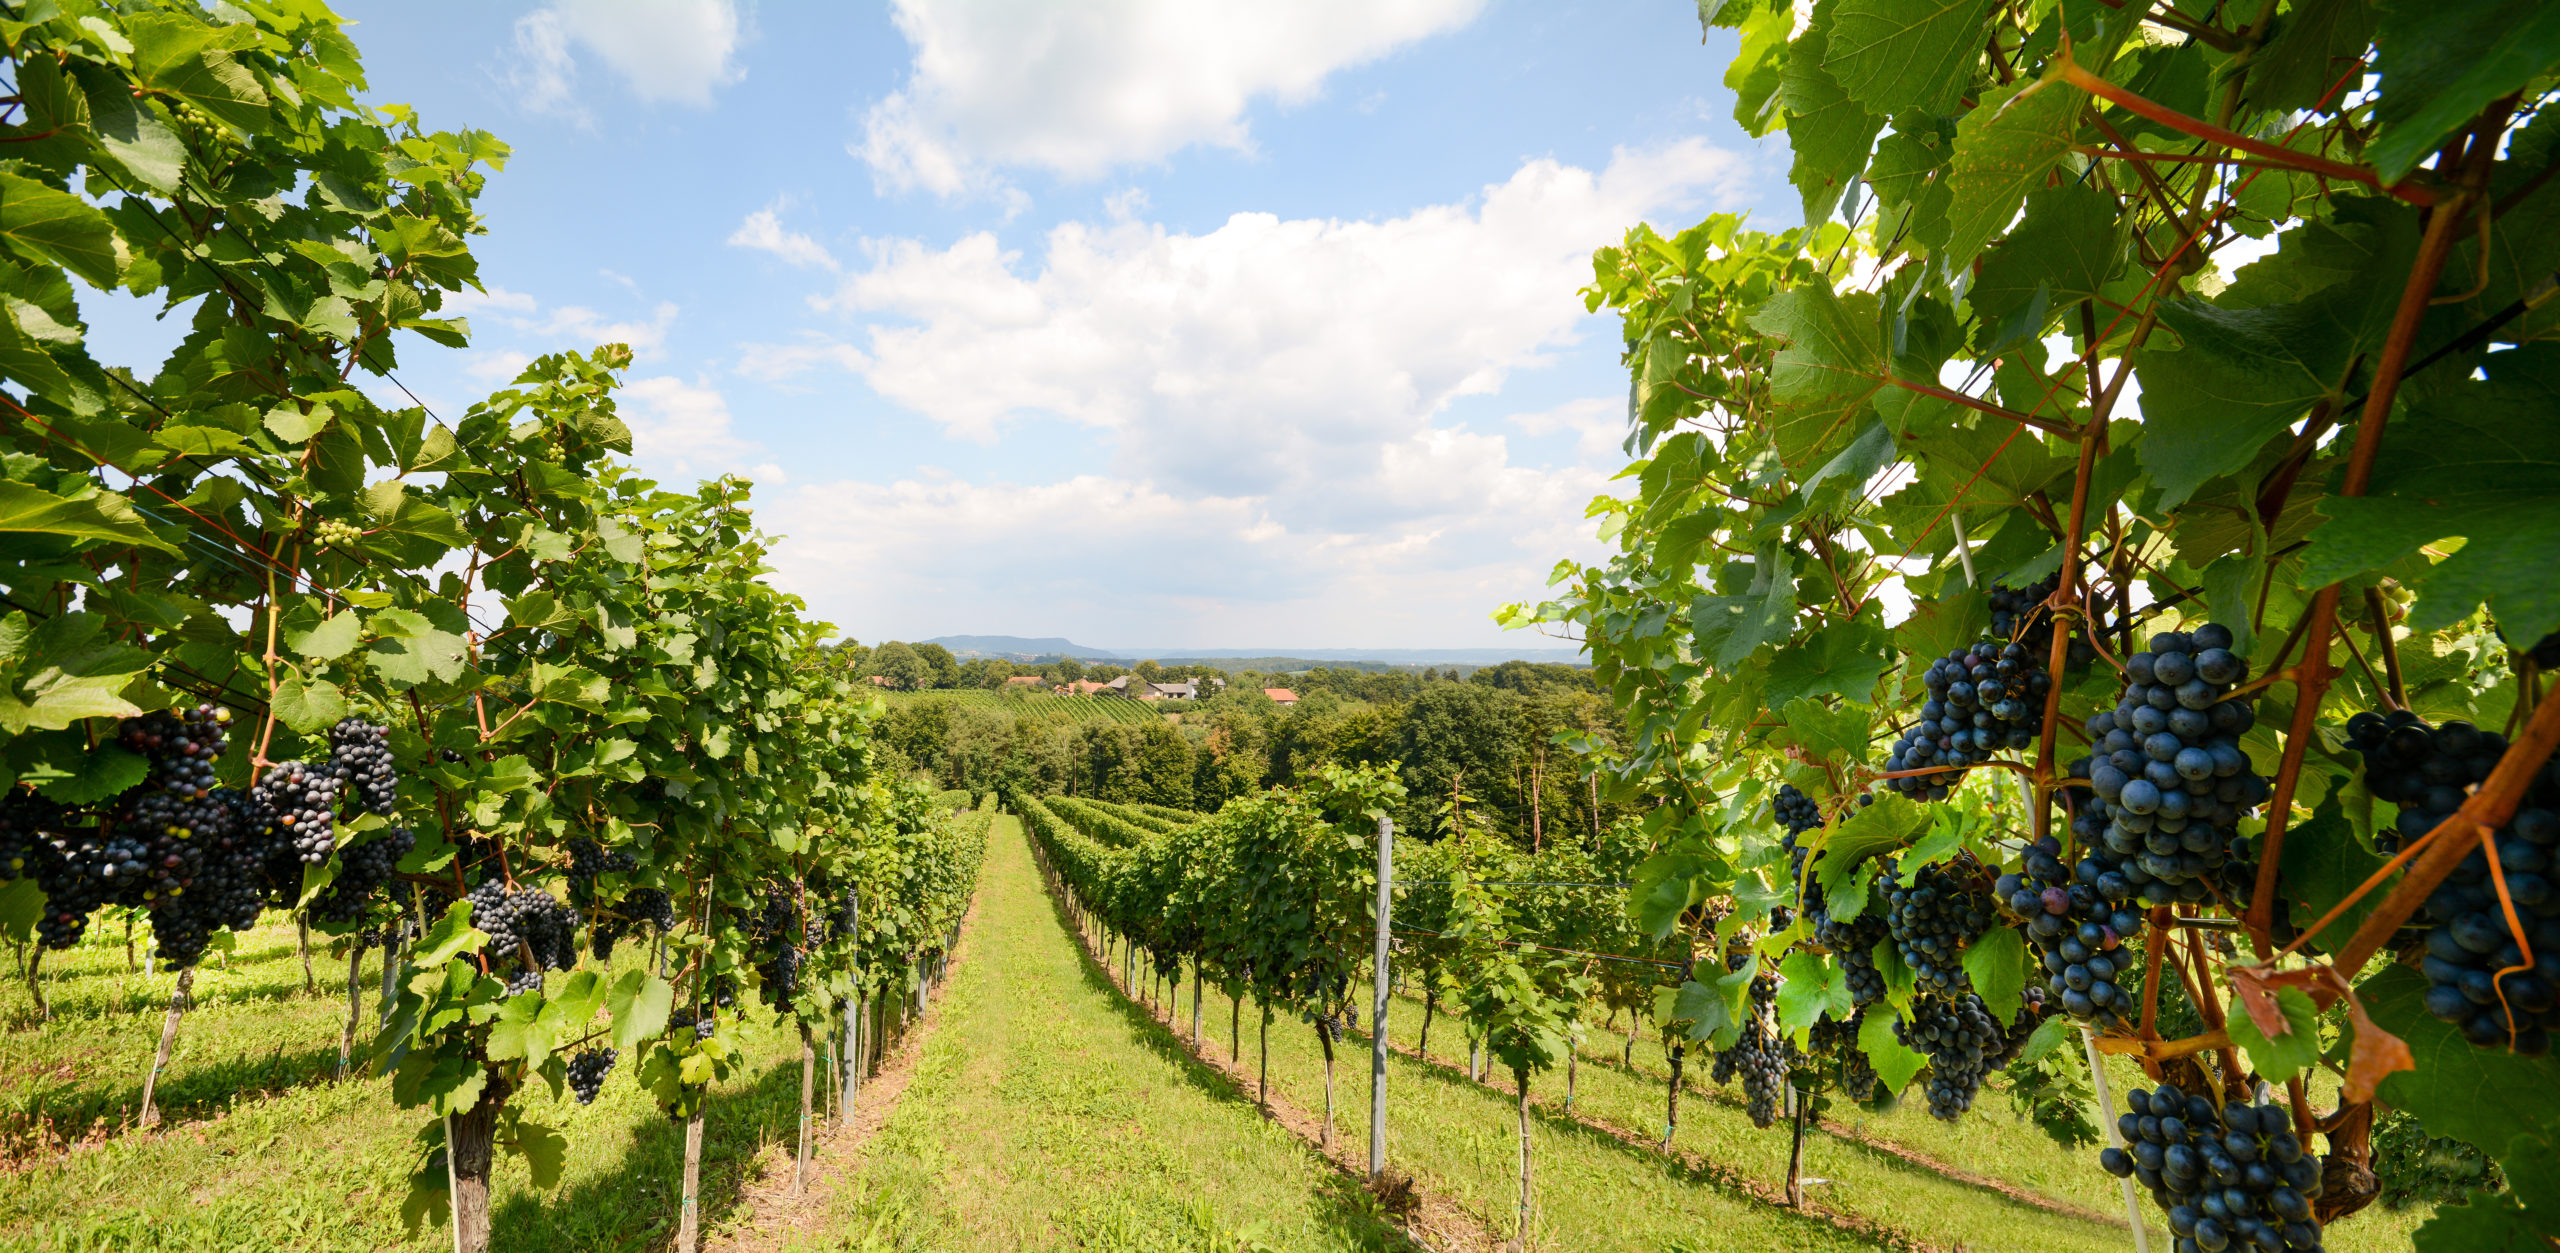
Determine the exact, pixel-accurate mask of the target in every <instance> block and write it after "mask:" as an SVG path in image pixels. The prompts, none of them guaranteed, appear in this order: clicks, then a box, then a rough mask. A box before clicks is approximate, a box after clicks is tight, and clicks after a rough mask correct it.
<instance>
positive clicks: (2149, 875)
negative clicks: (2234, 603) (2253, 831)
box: [2071, 623, 2273, 905]
mask: <svg viewBox="0 0 2560 1253" xmlns="http://www.w3.org/2000/svg"><path fill="white" fill-rule="evenodd" d="M2248 673H2249V666H2248V663H2247V662H2246V661H2243V660H2242V659H2241V658H2240V657H2239V656H2238V655H2236V654H2234V653H2233V652H2232V651H2231V632H2230V630H2229V629H2228V628H2225V627H2222V626H2219V625H2215V624H2211V623H2208V624H2206V625H2205V626H2202V627H2198V628H2197V629H2196V630H2195V631H2194V633H2192V634H2189V633H2187V632H2183V631H2163V632H2161V633H2159V634H2157V635H2154V636H2152V637H2151V650H2150V651H2149V652H2147V653H2136V654H2134V655H2133V656H2131V657H2128V658H2126V659H2125V674H2126V677H2127V679H2128V682H2127V683H2126V684H2125V689H2124V695H2123V697H2122V698H2121V699H2120V700H2119V701H2118V702H2117V704H2116V707H2115V708H2114V709H2112V710H2108V711H2105V712H2101V713H2098V714H2095V715H2092V716H2091V717H2090V719H2089V723H2088V730H2089V738H2090V740H2091V742H2092V746H2093V749H2094V753H2093V755H2092V756H2090V757H2087V758H2084V759H2082V760H2080V761H2078V762H2074V763H2072V768H2071V772H2072V774H2073V776H2074V777H2085V778H2087V779H2088V780H2089V787H2090V790H2091V791H2093V792H2095V793H2097V796H2096V798H2095V799H2093V800H2091V801H2090V802H2089V803H2088V804H2086V805H2084V806H2082V807H2080V808H2079V809H2078V811H2077V812H2076V813H2075V814H2074V815H2073V817H2072V831H2073V833H2074V834H2077V835H2079V836H2080V837H2081V838H2082V839H2083V840H2084V841H2087V842H2088V843H2089V844H2090V845H2091V846H2092V849H2091V856H2093V857H2095V858H2096V859H2097V860H2098V862H2099V863H2100V865H2101V868H2102V870H2103V871H2106V872H2112V873H2113V874H2115V875H2117V876H2120V877H2121V879H2122V880H2123V883H2124V884H2125V885H2126V887H2127V888H2128V895H2130V896H2133V897H2138V898H2139V899H2141V900H2142V901H2144V902H2145V903H2147V904H2152V905H2166V904H2169V903H2170V902H2172V901H2202V900H2206V899H2209V898H2210V897H2211V896H2212V894H2213V892H2214V890H2215V889H2217V888H2219V889H2223V891H2224V895H2225V896H2226V897H2228V896H2230V895H2231V894H2232V892H2234V891H2238V890H2243V889H2242V888H2241V886H2240V885H2242V884H2244V883H2245V882H2246V881H2247V880H2248V878H2249V866H2250V852H2249V847H2248V843H2247V841H2246V840H2244V839H2243V838H2242V837H2241V835H2240V833H2239V827H2238V824H2239V821H2240V818H2241V817H2242V816H2243V815H2244V814H2246V813H2247V812H2248V811H2249V810H2251V809H2252V808H2254V807H2256V806H2258V805H2260V804H2263V803H2265V801H2266V800H2267V798H2268V797H2269V796H2270V795H2272V794H2273V793H2272V790H2271V789H2270V788H2269V787H2268V786H2267V781H2266V779H2265V778H2264V777H2262V776H2260V775H2258V774H2256V773H2255V772H2253V771H2251V770H2250V769H2249V757H2248V754H2246V753H2244V752H2242V751H2241V749H2240V735H2241V733H2242V732H2245V731H2247V730H2248V729H2249V728H2250V727H2251V726H2252V725H2254V724H2255V722H2256V716H2255V715H2254V714H2253V713H2252V712H2251V711H2250V708H2249V705H2248V703H2247V702H2246V701H2242V700H2230V699H2225V697H2226V696H2227V695H2228V694H2229V693H2230V691H2231V689H2232V687H2233V686H2234V685H2235V684H2237V683H2239V682H2240V681H2241V680H2243V679H2245V678H2247V677H2248ZM2104 882H2105V883H2106V886H2107V887H2113V886H2114V882H2113V881H2112V880H2106V881H2104ZM2103 891H2104V889H2102V892H2103ZM2110 899H2124V898H2121V897H2113V896H2110Z"/></svg>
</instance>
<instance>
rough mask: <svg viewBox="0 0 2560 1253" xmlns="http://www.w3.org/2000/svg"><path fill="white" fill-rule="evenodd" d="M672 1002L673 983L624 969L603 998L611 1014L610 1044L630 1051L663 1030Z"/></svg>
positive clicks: (673, 996) (674, 993)
mask: <svg viewBox="0 0 2560 1253" xmlns="http://www.w3.org/2000/svg"><path fill="white" fill-rule="evenodd" d="M675 1002H676V990H675V986H674V985H673V984H670V983H668V982H667V981H666V980H664V979H661V978H658V977H657V976H655V975H652V974H649V973H647V972H645V971H639V970H629V971H624V972H623V975H622V977H621V978H620V979H617V980H615V981H614V984H613V991H612V993H611V994H610V995H609V996H607V997H606V1000H605V1004H606V1008H608V1009H609V1010H611V1011H612V1013H613V1047H614V1048H616V1049H618V1050H620V1051H622V1052H624V1053H629V1052H631V1051H632V1050H633V1049H636V1048H638V1047H640V1045H641V1044H642V1042H644V1041H647V1040H649V1039H651V1038H654V1037H655V1036H656V1035H657V1034H658V1033H660V1032H662V1031H665V1030H666V1029H667V1014H668V1012H669V1011H670V1010H672V1009H673V1008H675Z"/></svg>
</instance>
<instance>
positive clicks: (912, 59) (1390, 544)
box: [343, 0, 1797, 648]
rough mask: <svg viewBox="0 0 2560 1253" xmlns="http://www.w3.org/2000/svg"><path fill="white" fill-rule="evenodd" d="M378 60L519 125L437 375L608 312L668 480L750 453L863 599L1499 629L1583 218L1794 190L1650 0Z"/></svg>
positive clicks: (808, 17) (583, 331)
mask: <svg viewBox="0 0 2560 1253" xmlns="http://www.w3.org/2000/svg"><path fill="white" fill-rule="evenodd" d="M343 10H344V12H345V13H346V15H347V16H348V17H349V18H350V19H352V20H354V21H355V22H356V23H358V24H357V25H356V26H355V28H354V34H355V37H356V39H357V42H358V43H359V45H360V46H361V47H362V49H363V50H364V54H365V59H366V64H367V69H368V71H369V73H370V75H371V78H372V83H373V87H374V90H375V99H376V100H377V101H386V102H387V101H401V102H407V103H410V104H413V105H415V106H416V107H417V108H418V110H419V111H420V113H421V115H422V117H423V118H424V119H425V120H426V121H427V122H428V123H429V124H430V125H432V126H436V127H440V128H457V127H479V128H484V129H487V130H490V131H493V132H495V133H496V134H497V135H498V136H499V137H500V138H502V139H504V140H506V141H507V142H508V143H510V144H511V145H513V146H514V157H513V159H512V160H511V161H510V163H509V165H508V167H507V169H506V171H505V172H504V173H503V174H500V175H498V176H497V177H495V178H493V179H492V180H491V183H490V188H489V191H488V194H487V196H486V198H485V199H484V200H483V202H482V203H483V207H484V210H485V212H486V215H487V219H488V224H489V227H490V233H489V235H488V236H487V237H486V238H484V239H483V240H481V241H480V242H479V243H478V244H477V245H476V248H477V251H478V254H479V256H480V259H481V275H482V278H483V281H484V282H485V283H486V284H487V285H488V289H489V294H488V296H487V297H485V298H473V299H471V300H470V301H468V302H467V303H468V305H469V306H470V307H469V308H468V309H467V313H468V315H469V316H470V318H471V320H472V323H473V326H474V328H475V332H476V334H475V341H474V344H473V347H472V348H471V349H469V350H467V351H461V352H451V351H442V350H437V349H434V348H432V347H431V346H429V345H426V344H424V343H420V342H413V343H412V344H411V345H410V346H409V347H408V348H407V349H406V352H405V357H406V359H405V362H404V369H403V370H402V377H403V380H404V381H405V382H407V383H408V384H409V386H410V387H411V388H413V389H415V390H416V391H417V392H418V394H419V395H420V396H422V397H424V398H426V399H427V400H428V402H429V403H430V404H431V405H432V406H433V407H435V408H436V409H437V410H438V412H440V413H446V414H448V416H449V415H451V414H452V413H457V412H459V411H460V410H462V409H463V408H465V407H467V406H468V404H469V402H470V400H471V398H473V397H474V396H476V395H479V394H482V393H485V392H486V391H488V390H490V389H491V388H492V387H495V386H498V385H500V384H502V383H503V382H504V381H505V380H506V378H507V377H509V375H510V374H511V373H512V371H513V370H514V369H515V368H517V367H518V366H520V364H521V363H522V362H523V361H524V360H525V359H526V358H527V357H528V356H530V355H531V354H534V353H539V352H543V351H548V350H553V349H558V348H566V347H585V346H588V345H590V344H592V343H594V342H598V341H600V340H604V339H610V338H620V339H627V340H629V341H630V342H631V343H632V344H633V346H634V347H635V348H636V349H637V350H638V359H637V363H636V365H635V367H634V369H633V370H632V372H631V380H632V381H631V387H630V392H629V395H628V397H627V399H626V401H625V415H626V417H627V418H630V419H631V420H632V423H633V426H634V427H635V429H636V431H637V432H638V452H639V456H640V458H641V460H642V461H643V463H644V464H645V465H646V466H647V467H648V468H650V469H651V470H653V471H655V472H656V473H658V474H660V475H661V476H664V477H669V478H678V477H682V478H691V477H695V476H700V475H704V474H712V473H719V472H723V471H738V472H743V473H746V474H748V475H750V476H751V477H753V478H755V479H756V481H757V497H758V499H759V501H760V502H761V503H760V504H759V516H760V518H761V519H762V520H763V521H764V523H765V525H766V526H767V527H768V528H769V529H771V530H773V531H776V532H779V533H781V534H783V535H785V536H787V537H788V538H787V539H786V541H785V542H784V544H783V545H782V547H781V548H780V549H779V551H778V555H777V559H776V563H777V566H778V573H777V579H778V580H779V581H780V582H782V583H783V584H784V585H785V586H786V587H788V588H789V589H790V590H792V591H795V592H797V593H799V594H801V595H803V596H805V597H806V598H808V600H809V601H810V602H811V604H812V606H813V608H814V610H815V612H816V613H818V614H819V615H820V616H822V617H824V618H826V619H828V620H830V621H832V622H835V623H837V624H838V625H839V626H840V627H841V628H842V629H843V631H844V632H845V633H847V634H850V635H853V636H855V637H858V638H862V639H866V640H877V639H885V638H921V637H925V636H931V635H937V634H943V633H989V634H1019V635H1064V636H1068V637H1070V638H1073V639H1076V640H1078V641H1080V642H1083V643H1087V644H1093V645H1102V646H1125V647H1146V648H1159V647H1176V646H1190V647H1239V648H1246V647H1261V646H1271V647H1275V648H1277V647H1303V648H1317V647H1469V646H1488V645H1499V644H1511V645H1537V644H1545V643H1548V641H1542V640H1533V639H1527V638H1522V637H1518V636H1510V635H1506V633H1504V632H1501V631H1500V630H1498V629H1497V628H1496V627H1494V626H1493V625H1492V624H1491V622H1490V620H1489V618H1488V616H1487V615H1488V614H1489V612H1490V611H1491V610H1492V609H1493V608H1494V607H1495V606H1496V605H1497V604H1499V603H1501V602H1503V601H1505V600H1511V599H1518V598H1521V597H1525V596H1532V595H1534V594H1536V592H1537V591H1538V590H1539V588H1540V586H1541V584H1542V581H1543V578H1544V576H1545V573H1546V571H1547V570H1548V568H1549V567H1551V566H1552V565H1553V563H1554V562H1555V560H1556V559H1557V558H1559V557H1561V556H1564V555H1567V554H1574V555H1583V556H1588V555H1593V554H1595V553H1596V552H1597V551H1598V549H1597V546H1596V545H1595V543H1594V542H1593V541H1592V540H1591V539H1590V537H1589V533H1588V531H1589V528H1588V527H1587V526H1586V525H1585V524H1584V523H1583V522H1582V520H1581V513H1582V506H1583V504H1584V503H1585V502H1586V501H1587V500H1588V499H1589V498H1590V496H1591V495H1592V494H1593V493H1594V492H1595V491H1598V490H1600V488H1601V487H1602V485H1603V484H1604V483H1605V480H1606V478H1607V476H1608V475H1609V474H1611V473H1612V472H1614V470H1615V469H1616V468H1617V465H1618V464H1619V456H1618V453H1617V450H1616V443H1617V439H1618V436H1619V427H1620V418H1621V416H1622V415H1623V412H1624V396H1625V387H1626V384H1625V376H1624V375H1623V373H1621V372H1620V371H1619V369H1618V367H1617V364H1616V360H1615V358H1616V351H1617V348H1616V331H1615V326H1614V322H1613V320H1611V319H1609V318H1607V317H1605V316H1603V317H1590V316H1586V315H1584V314H1583V313H1582V312H1581V306H1580V302H1579V298H1578V296H1577V295H1576V289H1577V288H1578V287H1579V286H1580V285H1581V284H1582V283H1583V282H1585V281H1587V278H1588V274H1589V269H1588V256H1589V254H1590V251H1591V249H1592V248H1593V247H1595V246H1598V245H1601V244H1605V243H1609V242H1612V241H1613V240H1615V239H1616V238H1618V237H1619V236H1620V235H1621V234H1622V233H1623V231H1624V230H1625V228H1626V227H1627V226H1628V225H1630V224H1632V223H1633V222H1635V221H1637V220H1639V219H1644V220H1651V221H1654V222H1656V223H1657V224H1661V225H1664V226H1668V227H1677V226H1681V225H1685V224H1687V223H1690V222H1693V221H1695V220H1697V219H1698V218H1700V217H1703V216H1704V215H1705V214H1707V213H1709V212H1712V211H1716V210H1720V209H1746V208H1753V209H1755V210H1756V211H1755V219H1756V220H1757V221H1758V222H1760V223H1761V224H1764V225H1768V226H1772V227H1778V226H1784V225H1789V224H1792V223H1793V222H1794V221H1795V220H1796V217H1797V211H1796V209H1795V207H1794V196H1793V195H1792V194H1791V193H1790V192H1789V191H1788V189H1787V187H1786V184H1785V179H1784V173H1785V170H1784V167H1785V161H1786V154H1785V150H1784V146H1783V141H1782V140H1773V141H1771V142H1770V143H1768V144H1766V145H1763V144H1759V143H1756V142H1754V141H1752V140H1750V139H1748V138H1746V137H1745V136H1743V135H1742V134H1741V133H1740V132H1739V130H1738V129H1736V128H1735V127H1734V125H1733V124H1732V122H1731V120H1730V119H1729V118H1728V117H1727V116H1726V109H1727V107H1728V106H1727V105H1726V104H1725V103H1720V102H1723V101H1729V100H1730V94H1729V93H1727V92H1725V91H1724V90H1723V88H1722V86H1721V84H1720V83H1719V81H1718V79H1719V76H1720V74H1721V72H1722V67H1723V66H1724V64H1725V62H1726V61H1727V60H1728V59H1729V57H1730V50H1729V49H1716V48H1703V47H1701V46H1700V44H1699V42H1698V25H1697V19H1696V16H1695V9H1694V7H1693V6H1691V5H1688V4H1686V3H1678V2H1672V0H1663V2H1660V3H1653V4H1644V5H1639V4H1628V3H1606V4H1596V5H1589V6H1583V5H1568V4H1556V3H1521V2H1514V0H1365V2H1364V0H1298V2H1293V3H1291V4H1284V5H1273V4H1268V3H1260V4H1224V3H1217V4H1212V3H1202V2H1200V0H1188V2H1186V0H1167V2H1161V3H1159V2H1153V0H1091V2H1088V3H1081V4H1076V5H1068V4H1063V3H1033V2H1029V0H967V2H951V0H897V2H896V3H893V4H889V5H882V6H857V5H838V4H817V3H767V4H763V5H761V6H741V5H735V4H732V3H728V2H725V0H561V2H560V3H555V4H553V5H550V6H548V7H534V6H527V5H502V4H491V3H463V2H448V3H440V4H433V5H420V4H415V3H370V2H368V3H353V2H350V3H347V4H345V5H344V6H343Z"/></svg>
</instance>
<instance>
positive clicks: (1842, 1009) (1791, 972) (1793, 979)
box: [1778, 953, 1857, 1041]
mask: <svg viewBox="0 0 2560 1253" xmlns="http://www.w3.org/2000/svg"><path fill="white" fill-rule="evenodd" d="M1856 1008H1857V1002H1856V1001H1855V1000H1854V999H1853V998H1852V997H1851V996H1850V995H1849V972H1848V971H1846V970H1844V969H1842V968H1841V967H1840V965H1839V964H1838V963H1836V962H1828V961H1824V960H1823V959H1822V958H1820V957H1817V956H1815V955H1813V954H1811V953H1790V954H1788V955H1787V957H1786V960H1784V961H1782V962H1779V963H1778V1029H1779V1030H1780V1031H1784V1032H1788V1033H1790V1034H1792V1035H1795V1036H1796V1037H1797V1038H1798V1040H1799V1041H1801V1040H1802V1039H1803V1033H1804V1032H1807V1031H1810V1030H1812V1028H1813V1024H1815V1023H1817V1022H1820V1021H1822V1019H1823V1016H1824V1015H1826V1014H1827V1015H1829V1016H1830V1017H1832V1018H1835V1019H1839V1020H1842V1021H1846V1020H1847V1019H1848V1017H1849V1014H1850V1013H1851V1012H1852V1011H1853V1010H1855V1009H1856Z"/></svg>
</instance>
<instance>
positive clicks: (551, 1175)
mask: <svg viewBox="0 0 2560 1253" xmlns="http://www.w3.org/2000/svg"><path fill="white" fill-rule="evenodd" d="M511 1147H513V1148H514V1149H515V1151H516V1153H517V1155H519V1156H521V1157H523V1158H524V1164H525V1170H526V1173H528V1174H530V1175H531V1176H532V1183H533V1186H534V1187H535V1188H536V1189H538V1190H545V1191H547V1190H549V1189H551V1188H556V1187H558V1186H560V1176H561V1174H562V1172H563V1169H564V1168H565V1167H566V1166H567V1165H568V1163H569V1137H567V1136H564V1135H562V1134H560V1133H559V1132H557V1131H554V1130H552V1129H551V1128H549V1127H546V1126H543V1125H542V1124H541V1123H538V1122H533V1121H530V1120H528V1119H523V1118H519V1119H516V1120H515V1137H514V1142H513V1144H512V1146H511Z"/></svg>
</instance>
